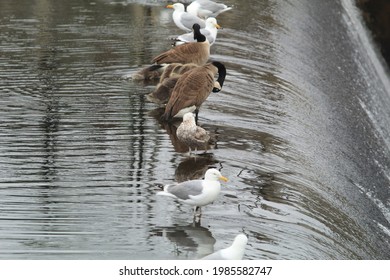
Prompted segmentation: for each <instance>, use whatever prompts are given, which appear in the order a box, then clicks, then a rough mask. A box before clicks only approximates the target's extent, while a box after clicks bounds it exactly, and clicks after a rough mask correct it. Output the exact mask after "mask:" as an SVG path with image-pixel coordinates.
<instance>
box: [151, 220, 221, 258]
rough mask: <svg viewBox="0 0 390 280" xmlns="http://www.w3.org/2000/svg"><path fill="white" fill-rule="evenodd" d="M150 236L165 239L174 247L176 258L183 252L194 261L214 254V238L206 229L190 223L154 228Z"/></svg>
mask: <svg viewBox="0 0 390 280" xmlns="http://www.w3.org/2000/svg"><path fill="white" fill-rule="evenodd" d="M150 235H152V236H161V237H164V238H167V239H168V240H169V241H170V242H172V243H173V244H174V245H175V251H176V254H177V256H178V257H182V256H180V255H181V254H182V253H183V252H185V253H192V254H194V255H195V256H193V257H191V258H194V259H199V258H203V257H205V256H207V255H209V254H212V253H213V252H214V244H215V242H216V240H215V238H214V237H213V236H212V234H211V232H210V230H209V229H208V228H205V227H202V226H200V224H196V223H192V224H189V225H185V226H180V225H177V226H170V227H156V228H154V229H152V230H151V232H150Z"/></svg>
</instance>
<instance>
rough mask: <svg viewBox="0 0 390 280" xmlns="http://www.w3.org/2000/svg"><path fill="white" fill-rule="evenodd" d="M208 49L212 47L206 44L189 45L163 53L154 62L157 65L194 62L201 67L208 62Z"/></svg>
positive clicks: (195, 43)
mask: <svg viewBox="0 0 390 280" xmlns="http://www.w3.org/2000/svg"><path fill="white" fill-rule="evenodd" d="M207 48H210V46H209V45H207V44H204V43H198V42H194V43H188V44H184V45H180V46H177V47H175V48H173V49H170V50H168V51H166V52H163V53H162V54H160V55H158V56H156V57H155V58H153V60H152V61H153V62H154V63H157V64H162V63H174V62H176V63H183V64H184V63H190V62H193V63H196V64H198V65H199V64H200V63H201V62H203V61H207V60H208V57H209V52H208V51H207Z"/></svg>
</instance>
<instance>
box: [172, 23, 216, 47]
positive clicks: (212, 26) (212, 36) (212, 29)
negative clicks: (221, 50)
mask: <svg viewBox="0 0 390 280" xmlns="http://www.w3.org/2000/svg"><path fill="white" fill-rule="evenodd" d="M220 28H221V26H220V25H219V24H218V23H217V20H216V19H215V18H214V17H209V18H208V19H206V27H205V28H202V29H200V33H202V34H203V35H204V36H206V38H207V41H209V43H210V46H211V45H212V44H214V42H215V40H216V39H217V33H218V29H220ZM173 40H175V43H174V45H175V46H178V45H181V44H184V43H186V42H195V41H196V39H194V33H193V32H190V33H186V34H183V35H180V36H177V37H176V38H175V39H173Z"/></svg>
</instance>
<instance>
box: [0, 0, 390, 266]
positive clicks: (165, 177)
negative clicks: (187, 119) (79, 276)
mask: <svg viewBox="0 0 390 280" xmlns="http://www.w3.org/2000/svg"><path fill="white" fill-rule="evenodd" d="M224 2H225V3H226V4H229V5H234V9H233V10H232V11H229V12H226V13H224V14H221V15H220V16H219V17H218V22H219V24H220V25H221V26H223V29H222V30H220V31H219V34H218V38H217V42H216V43H215V44H214V45H213V46H212V49H211V54H212V55H211V56H212V58H213V59H216V60H219V61H221V62H223V63H224V64H225V65H226V67H227V70H228V75H227V77H226V82H225V85H224V88H223V89H222V91H221V92H219V93H212V94H211V95H210V97H209V98H208V100H207V101H206V102H205V103H204V104H203V106H202V108H201V110H200V113H199V124H200V125H201V126H202V127H204V128H205V129H207V130H208V131H210V132H212V133H213V134H215V135H216V137H217V146H216V148H215V149H213V150H210V151H208V153H207V154H205V155H201V156H199V157H196V158H189V157H187V156H186V155H185V154H183V153H182V151H183V147H182V145H180V143H178V142H177V140H176V138H175V137H174V133H173V132H174V129H175V128H174V127H172V126H170V125H167V124H165V123H161V122H159V120H158V116H159V113H160V112H159V110H158V109H157V107H156V105H155V104H152V103H150V102H148V101H147V100H146V97H145V95H146V94H147V93H149V92H150V91H151V90H152V89H153V88H154V83H151V84H142V83H138V82H135V81H132V80H131V79H128V78H126V77H128V76H130V75H131V74H132V73H135V72H136V71H138V70H139V69H140V68H142V67H144V66H146V65H148V64H149V63H150V60H151V59H152V57H154V56H155V55H156V54H158V53H160V52H162V51H164V50H166V49H168V48H169V47H170V44H171V42H170V41H169V40H168V39H167V38H168V37H170V36H172V35H177V34H181V31H180V30H179V29H178V28H177V27H176V26H175V25H174V24H173V22H172V20H171V13H172V11H171V10H168V9H165V8H164V1H128V2H125V1H123V2H119V1H117V2H115V3H113V2H110V1H83V2H80V1H76V0H73V1H50V0H46V1H45V0H41V1H35V2H31V1H2V2H1V4H0V31H1V32H0V38H1V45H0V66H1V67H0V91H1V97H0V106H1V110H0V119H1V123H0V134H1V137H0V213H1V214H0V258H2V259H6V258H9V259H26V258H27V259H38V258H39V259H85V258H88V259H91V258H92V259H94V258H96V259H125V258H126V259H196V258H199V257H202V256H203V255H205V254H208V253H211V252H213V250H214V249H219V248H221V247H225V246H227V245H228V244H230V243H231V241H232V240H233V238H234V236H235V235H236V234H238V233H239V232H244V233H246V234H247V235H248V237H249V242H248V247H247V251H246V254H245V258H246V259H388V258H389V257H390V253H389V252H390V250H389V248H390V245H389V243H390V210H389V209H390V182H389V181H390V163H389V162H390V161H389V147H390V127H389V123H390V111H389V110H388V108H390V100H389V98H390V87H389V79H388V77H387V76H386V74H385V71H384V70H383V66H382V63H381V60H380V59H378V57H377V54H376V51H375V50H374V49H373V47H372V44H371V42H370V40H369V39H368V37H367V36H366V34H365V32H366V31H365V29H364V27H363V26H362V25H361V24H362V23H361V22H362V21H361V19H360V17H359V14H358V11H357V10H356V9H355V8H354V6H353V5H352V4H351V3H350V2H351V1H349V0H343V1H339V2H336V3H334V1H314V2H313V1H299V3H296V2H297V1H278V0H274V1H254V0H253V1H234V0H230V1H228V0H226V1H224ZM211 166H214V167H216V168H218V169H220V170H221V172H222V174H224V175H225V176H226V177H228V178H229V179H230V181H229V182H228V183H226V184H223V190H222V193H221V195H220V198H219V199H218V200H217V201H216V202H214V203H213V204H212V205H209V206H206V207H204V209H203V217H202V221H201V224H200V225H193V224H192V209H191V207H190V206H186V205H180V204H179V203H176V202H174V201H172V200H169V199H166V198H164V197H156V195H155V193H156V191H157V189H156V187H155V183H171V182H173V181H183V180H186V179H189V178H198V177H201V176H202V175H203V174H204V171H205V170H206V169H207V168H208V167H211Z"/></svg>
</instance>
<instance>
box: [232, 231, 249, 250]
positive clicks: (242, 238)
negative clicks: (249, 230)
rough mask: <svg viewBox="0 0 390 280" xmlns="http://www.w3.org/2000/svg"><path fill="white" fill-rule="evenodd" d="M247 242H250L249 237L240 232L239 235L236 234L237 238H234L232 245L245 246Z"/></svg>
mask: <svg viewBox="0 0 390 280" xmlns="http://www.w3.org/2000/svg"><path fill="white" fill-rule="evenodd" d="M247 243H248V237H246V235H245V234H243V233H240V234H239V235H237V236H236V238H234V241H233V244H232V246H234V247H240V248H243V247H245V246H246V244H247Z"/></svg>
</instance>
